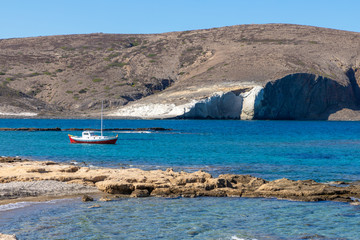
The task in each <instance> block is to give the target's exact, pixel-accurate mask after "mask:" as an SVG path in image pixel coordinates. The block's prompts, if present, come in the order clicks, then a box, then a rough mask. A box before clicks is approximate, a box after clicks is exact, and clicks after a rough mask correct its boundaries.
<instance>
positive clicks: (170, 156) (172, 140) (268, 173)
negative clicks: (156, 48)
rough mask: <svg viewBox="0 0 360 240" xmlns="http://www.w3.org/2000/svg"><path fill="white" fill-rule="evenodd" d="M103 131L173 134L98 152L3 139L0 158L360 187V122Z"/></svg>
mask: <svg viewBox="0 0 360 240" xmlns="http://www.w3.org/2000/svg"><path fill="white" fill-rule="evenodd" d="M105 125H106V126H105V127H107V128H141V127H164V128H171V129H173V131H168V132H155V133H121V132H120V133H119V140H118V143H117V144H116V145H96V146H94V145H86V144H85V145H84V144H70V143H69V139H68V136H67V134H69V133H70V134H74V135H77V134H81V133H80V132H0V155H5V156H23V157H28V158H31V159H47V160H55V161H61V162H63V161H64V162H69V161H77V162H85V163H86V164H91V165H97V166H110V167H119V166H123V167H129V166H131V167H139V168H142V169H156V168H160V169H165V168H167V167H173V168H174V169H177V170H188V171H194V170H197V169H204V170H206V171H209V172H211V173H212V174H214V175H217V174H221V173H236V174H251V175H254V176H257V177H262V178H265V179H268V180H272V179H277V178H282V177H286V178H290V179H314V180H316V181H322V182H326V181H335V180H343V181H354V180H360V123H359V122H320V121H319V122H295V121H200V120H199V121H197V120H194V121H190V120H186V121H183V120H182V121H177V120H169V121H165V120H162V121H149V120H106V121H105ZM0 127H44V128H45V127H60V128H63V129H64V128H85V127H90V128H96V127H99V121H98V120H45V119H43V120H30V119H24V120H14V119H2V120H0ZM109 134H117V133H109Z"/></svg>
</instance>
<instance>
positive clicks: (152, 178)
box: [0, 157, 360, 203]
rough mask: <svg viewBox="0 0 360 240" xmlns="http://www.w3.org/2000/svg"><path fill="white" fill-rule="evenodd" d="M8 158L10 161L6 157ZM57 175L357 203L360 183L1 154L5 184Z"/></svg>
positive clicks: (176, 189) (0, 177)
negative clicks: (146, 168)
mask: <svg viewBox="0 0 360 240" xmlns="http://www.w3.org/2000/svg"><path fill="white" fill-rule="evenodd" d="M5 159H6V160H5ZM40 180H55V181H61V182H66V183H78V184H79V183H80V184H83V185H89V186H96V187H97V189H99V190H100V191H102V192H105V193H107V194H121V195H126V196H129V197H148V196H156V197H200V196H211V197H265V198H279V199H290V200H297V201H340V202H353V203H355V202H357V200H356V199H357V198H360V185H358V184H355V183H353V184H348V185H345V184H340V185H330V184H324V183H318V182H315V181H313V180H303V181H301V180H299V181H294V180H289V179H285V178H284V179H278V180H274V181H266V180H264V179H261V178H257V177H253V176H250V175H234V174H223V175H219V176H218V177H217V178H214V177H212V176H211V175H210V174H209V173H206V172H204V171H201V170H200V171H197V172H193V173H187V172H175V171H173V170H172V169H167V170H166V171H162V170H152V171H143V170H141V169H134V168H131V169H112V168H89V167H79V166H74V165H71V164H60V163H58V164H57V163H52V164H49V162H39V161H28V160H19V159H18V158H17V160H16V161H15V159H14V161H12V160H11V158H3V157H0V183H9V182H24V181H40Z"/></svg>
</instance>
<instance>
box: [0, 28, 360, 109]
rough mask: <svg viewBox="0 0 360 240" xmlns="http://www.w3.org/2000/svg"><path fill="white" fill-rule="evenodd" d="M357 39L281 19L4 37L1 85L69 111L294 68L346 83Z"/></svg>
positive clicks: (257, 79)
mask: <svg viewBox="0 0 360 240" xmlns="http://www.w3.org/2000/svg"><path fill="white" fill-rule="evenodd" d="M359 42H360V34H359V33H353V32H345V31H338V30H331V29H324V28H315V27H309V26H299V25H281V24H268V25H240V26H231V27H224V28H215V29H206V30H196V31H185V32H172V33H164V34H151V35H141V34H134V35H128V34H127V35H121V34H102V33H97V34H88V35H84V34H82V35H66V36H49V37H37V38H28V39H3V40H1V41H0V48H1V50H2V54H1V56H0V82H1V87H6V88H7V89H12V90H14V92H23V93H24V95H26V96H27V97H32V98H33V99H34V102H36V103H38V102H37V101H38V100H39V99H42V100H41V101H42V104H45V105H46V104H49V106H50V103H51V106H53V108H52V109H61V110H62V111H67V110H69V111H70V112H77V111H79V112H82V111H86V112H88V111H89V109H88V108H89V106H90V108H94V110H96V108H97V104H96V101H98V100H99V99H107V101H108V102H109V104H107V105H106V107H107V108H117V107H119V106H122V105H125V104H127V103H129V101H136V100H138V99H141V98H144V97H146V96H149V95H151V94H156V93H158V92H159V91H163V90H164V89H168V90H167V91H169V92H170V91H172V92H176V91H183V90H184V89H185V90H186V89H198V88H200V87H206V86H215V85H216V86H217V85H219V86H221V85H224V86H225V87H226V86H227V85H239V86H241V85H242V84H243V83H244V82H246V83H247V84H248V83H253V84H259V85H265V84H266V83H267V82H269V81H272V80H276V79H279V78H282V77H284V76H286V75H288V74H292V73H298V72H305V73H314V74H318V75H322V76H324V77H326V78H331V79H333V80H335V81H338V82H340V83H341V84H343V85H346V84H348V83H349V80H348V78H347V76H346V74H345V73H344V72H346V71H347V69H348V68H350V67H354V69H357V68H360V65H359V62H360V57H359V56H358V55H357V53H358V52H360V51H359V50H360V49H358V48H359V44H358V43H359ZM339 43H341V44H339ZM194 91H195V90H194ZM25 93H26V94H25ZM174 96H176V94H174ZM94 99H95V100H94ZM178 99H184V98H182V97H181V96H179V97H178ZM178 99H176V98H174V99H173V100H168V101H180V100H178ZM39 101H40V100H39ZM41 101H40V102H41ZM50 101H51V102H50ZM94 101H95V102H94ZM75 102H76V104H74V103H75ZM45 105H44V106H45ZM35 109H36V107H35ZM48 109H50V108H48Z"/></svg>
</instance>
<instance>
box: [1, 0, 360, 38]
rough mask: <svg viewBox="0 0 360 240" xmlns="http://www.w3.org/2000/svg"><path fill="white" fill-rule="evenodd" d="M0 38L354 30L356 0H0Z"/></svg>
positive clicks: (359, 2) (358, 12) (358, 15)
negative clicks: (266, 28)
mask: <svg viewBox="0 0 360 240" xmlns="http://www.w3.org/2000/svg"><path fill="white" fill-rule="evenodd" d="M0 9H1V13H0V38H14V37H32V36H47V35H59V34H78V33H95V32H103V33H163V32H171V31H183V30H194V29H204V28H213V27H222V26H230V25H238V24H251V23H257V24H262V23H293V24H302V25H311V26H319V27H327V28H335V29H341V30H348V31H355V32H360V0H341V1H340V0H218V1H215V0H117V1H116V0H0Z"/></svg>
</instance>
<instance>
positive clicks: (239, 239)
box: [231, 236, 257, 240]
mask: <svg viewBox="0 0 360 240" xmlns="http://www.w3.org/2000/svg"><path fill="white" fill-rule="evenodd" d="M231 240H250V239H249V238H239V237H237V236H232V237H231ZM251 240H257V239H256V238H252V239H251Z"/></svg>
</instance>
